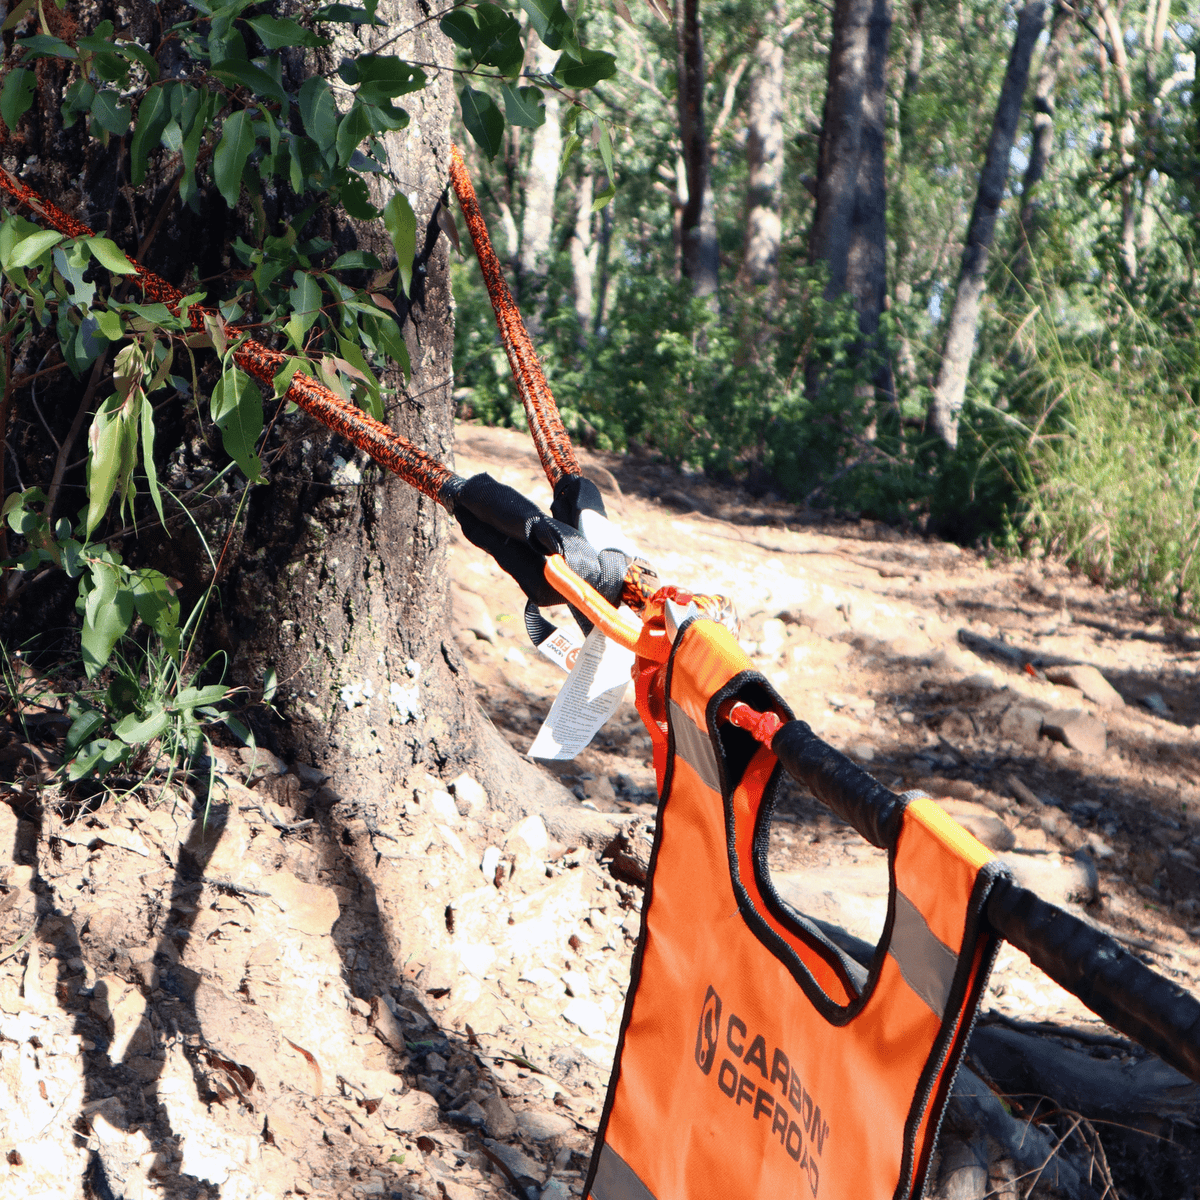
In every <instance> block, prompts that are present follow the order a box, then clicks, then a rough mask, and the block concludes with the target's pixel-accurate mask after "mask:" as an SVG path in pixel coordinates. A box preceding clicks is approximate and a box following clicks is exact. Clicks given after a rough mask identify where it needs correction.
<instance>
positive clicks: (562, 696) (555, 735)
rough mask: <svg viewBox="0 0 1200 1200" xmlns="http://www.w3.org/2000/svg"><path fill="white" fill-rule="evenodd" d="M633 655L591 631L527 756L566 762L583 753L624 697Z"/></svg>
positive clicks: (631, 652) (595, 631) (597, 631)
mask: <svg viewBox="0 0 1200 1200" xmlns="http://www.w3.org/2000/svg"><path fill="white" fill-rule="evenodd" d="M552 636H553V635H552ZM549 640H551V639H550V638H548V639H547V641H549ZM545 644H546V643H545V642H543V643H542V645H545ZM633 657H634V656H633V651H632V650H626V649H625V647H624V646H619V645H617V643H616V642H610V641H609V640H608V638H606V637H605V636H604V634H603V633H601V632H600V630H599V629H593V630H592V632H591V633H589V634H588V636H587V640H586V641H585V642H584V643H583V646H582V648H581V649H580V650H579V651H578V654H577V657H576V659H575V665H574V666H573V667H572V669H571V673H570V674H569V675H568V676H567V679H566V682H565V683H564V684H563V686H562V690H561V691H560V692H559V693H558V695H557V696H556V697H555V699H554V703H553V704H552V705H551V706H550V712H549V714H548V715H547V716H546V720H545V721H544V722H543V724H542V727H541V729H539V730H538V735H537V737H536V738H534V739H533V745H532V746H530V747H529V756H530V758H545V759H554V760H565V759H571V758H574V757H575V755H577V754H578V753H579V752H580V751H581V750H583V749H584V748H585V747H586V746H587V744H588V743H589V742H590V741H591V740H592V738H594V737H595V736H596V732H597V731H598V730H599V728H600V726H601V725H603V724H604V722H605V721H607V720H608V718H609V717H611V716H612V715H613V713H615V712H616V711H617V707H618V705H620V703H621V700H622V699H623V698H624V696H625V689H626V688H627V687H628V686H629V678H630V674H629V673H630V670H631V668H632V667H633Z"/></svg>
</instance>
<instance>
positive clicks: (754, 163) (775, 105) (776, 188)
mask: <svg viewBox="0 0 1200 1200" xmlns="http://www.w3.org/2000/svg"><path fill="white" fill-rule="evenodd" d="M783 26H784V12H783V5H782V4H781V3H776V4H775V5H774V7H773V8H772V11H771V15H770V17H769V18H768V19H767V22H766V24H765V27H764V28H763V31H762V32H761V33H760V34H759V37H758V41H757V43H756V45H755V47H754V64H753V66H752V68H751V72H750V87H749V94H748V96H747V98H746V166H747V176H748V178H747V185H746V247H745V251H744V252H743V255H742V269H741V282H742V283H746V284H753V285H756V286H758V287H763V288H765V289H766V290H767V294H768V297H769V298H772V299H773V298H774V295H775V293H776V292H777V290H778V287H779V243H780V239H781V237H782V234H783V223H782V221H781V220H780V194H781V190H782V186H783V42H782V40H781V39H782V36H783Z"/></svg>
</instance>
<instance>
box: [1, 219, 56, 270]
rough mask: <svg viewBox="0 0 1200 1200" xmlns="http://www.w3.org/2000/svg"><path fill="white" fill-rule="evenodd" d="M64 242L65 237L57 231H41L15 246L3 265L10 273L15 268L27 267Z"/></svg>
mask: <svg viewBox="0 0 1200 1200" xmlns="http://www.w3.org/2000/svg"><path fill="white" fill-rule="evenodd" d="M62 240H63V235H62V234H61V233H59V232H58V231H57V230H54V229H39V230H38V231H37V233H31V234H29V236H28V237H23V238H22V239H21V240H20V241H19V242H17V243H16V245H14V246H13V248H12V250H11V251H9V254H8V258H7V259H6V260H5V262H4V263H3V266H4V269H5V270H6V271H10V270H12V269H13V268H14V267H27V266H29V265H30V263H32V262H34V260H35V259H38V258H40V257H41V256H42V255H43V254H44V253H45V252H46V251H47V250H49V249H50V247H51V246H57V245H58V243H59V242H61V241H62Z"/></svg>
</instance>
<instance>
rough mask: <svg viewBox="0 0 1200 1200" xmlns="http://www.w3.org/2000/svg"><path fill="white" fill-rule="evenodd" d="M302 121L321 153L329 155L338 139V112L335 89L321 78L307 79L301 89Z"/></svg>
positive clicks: (315, 76) (306, 131)
mask: <svg viewBox="0 0 1200 1200" xmlns="http://www.w3.org/2000/svg"><path fill="white" fill-rule="evenodd" d="M300 119H301V120H302V121H303V122H304V131H305V133H307V134H308V136H309V137H310V138H312V140H313V141H314V142H316V143H317V146H318V147H319V148H320V151H321V153H322V154H326V153H328V151H329V150H330V149H331V148H332V147H333V144H334V141H335V140H336V138H337V132H338V112H337V105H336V104H335V103H334V100H333V89H332V88H331V87H330V86H329V84H328V83H326V82H325V80H324V79H322V78H320V76H317V75H314V76H312V78H310V79H306V80H305V81H304V84H303V86H302V87H301V88H300Z"/></svg>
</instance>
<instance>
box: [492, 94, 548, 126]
mask: <svg viewBox="0 0 1200 1200" xmlns="http://www.w3.org/2000/svg"><path fill="white" fill-rule="evenodd" d="M500 95H502V96H503V97H504V115H505V116H506V117H507V118H508V123H509V124H510V125H521V126H523V127H524V128H525V129H537V128H538V127H539V126H541V125H544V124H545V122H546V105H545V104H544V103H543V101H542V92H541V89H540V88H535V87H523V88H513V87H509V85H508V84H507V83H502V84H501V85H500Z"/></svg>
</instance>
